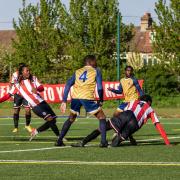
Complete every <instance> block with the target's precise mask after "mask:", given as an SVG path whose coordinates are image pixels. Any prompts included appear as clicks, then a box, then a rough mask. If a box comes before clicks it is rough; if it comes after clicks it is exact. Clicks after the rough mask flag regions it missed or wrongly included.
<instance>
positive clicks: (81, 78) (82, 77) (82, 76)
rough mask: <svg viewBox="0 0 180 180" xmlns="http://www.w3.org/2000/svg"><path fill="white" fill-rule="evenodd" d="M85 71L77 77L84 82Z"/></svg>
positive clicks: (85, 77) (85, 78)
mask: <svg viewBox="0 0 180 180" xmlns="http://www.w3.org/2000/svg"><path fill="white" fill-rule="evenodd" d="M87 79H88V78H87V71H84V72H83V73H82V74H81V76H80V77H79V80H81V81H83V82H85V81H86V80H87Z"/></svg>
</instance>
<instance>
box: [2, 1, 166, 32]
mask: <svg viewBox="0 0 180 180" xmlns="http://www.w3.org/2000/svg"><path fill="white" fill-rule="evenodd" d="M157 1H158V0H119V4H120V5H119V9H120V11H121V13H122V15H123V16H125V17H123V22H124V23H126V24H129V23H133V24H135V25H139V23H140V17H141V16H142V15H143V14H144V13H145V12H150V13H151V14H152V17H154V20H156V18H155V17H156V14H155V12H154V7H155V5H154V4H155V2H157ZM168 1H169V0H168ZM30 2H31V3H32V4H36V3H37V2H39V0H27V3H30ZM62 2H63V3H64V4H65V5H66V6H68V4H69V0H62ZM21 7H22V1H21V0H0V29H12V28H13V27H12V19H13V18H15V19H17V18H18V10H19V8H21ZM126 16H135V17H126Z"/></svg>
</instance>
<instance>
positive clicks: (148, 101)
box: [139, 94, 152, 106]
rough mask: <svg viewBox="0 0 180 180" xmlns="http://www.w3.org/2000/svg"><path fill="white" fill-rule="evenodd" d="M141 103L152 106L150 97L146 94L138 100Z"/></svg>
mask: <svg viewBox="0 0 180 180" xmlns="http://www.w3.org/2000/svg"><path fill="white" fill-rule="evenodd" d="M139 99H140V100H141V101H145V102H147V103H148V104H149V105H150V106H151V104H152V97H151V96H150V95H148V94H144V95H142V96H141V97H140V98H139Z"/></svg>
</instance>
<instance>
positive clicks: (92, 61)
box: [84, 55, 97, 68]
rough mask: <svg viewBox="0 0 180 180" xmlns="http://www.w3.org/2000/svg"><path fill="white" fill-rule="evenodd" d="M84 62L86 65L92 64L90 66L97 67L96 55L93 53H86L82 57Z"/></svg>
mask: <svg viewBox="0 0 180 180" xmlns="http://www.w3.org/2000/svg"><path fill="white" fill-rule="evenodd" d="M84 64H85V65H86V66H92V67H94V68H96V67H97V62H96V57H95V56H94V55H87V56H86V57H85V58H84Z"/></svg>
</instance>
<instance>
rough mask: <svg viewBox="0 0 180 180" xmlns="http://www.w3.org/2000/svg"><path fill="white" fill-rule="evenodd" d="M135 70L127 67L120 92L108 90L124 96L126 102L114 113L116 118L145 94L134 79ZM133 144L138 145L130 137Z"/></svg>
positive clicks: (131, 137) (119, 88) (121, 81)
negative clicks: (130, 103)
mask: <svg viewBox="0 0 180 180" xmlns="http://www.w3.org/2000/svg"><path fill="white" fill-rule="evenodd" d="M133 71H134V69H133V67H132V66H126V67H125V77H124V78H122V79H121V80H120V85H119V87H118V90H116V89H113V88H108V90H109V91H111V92H114V93H116V94H122V93H123V95H124V102H122V103H121V104H120V105H119V107H118V108H117V109H116V111H115V112H114V116H118V115H119V114H120V113H121V112H123V111H124V108H125V107H126V106H127V104H128V103H129V102H130V101H133V100H137V99H138V97H139V96H142V95H143V94H144V92H143V90H142V89H141V87H140V85H139V82H138V80H137V79H136V78H135V77H134V73H133ZM129 140H130V142H131V144H133V145H136V140H135V139H134V138H133V136H130V137H129Z"/></svg>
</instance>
